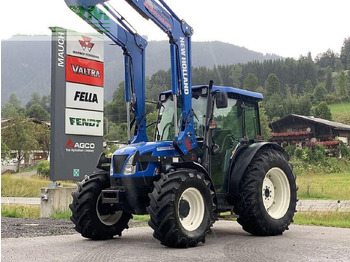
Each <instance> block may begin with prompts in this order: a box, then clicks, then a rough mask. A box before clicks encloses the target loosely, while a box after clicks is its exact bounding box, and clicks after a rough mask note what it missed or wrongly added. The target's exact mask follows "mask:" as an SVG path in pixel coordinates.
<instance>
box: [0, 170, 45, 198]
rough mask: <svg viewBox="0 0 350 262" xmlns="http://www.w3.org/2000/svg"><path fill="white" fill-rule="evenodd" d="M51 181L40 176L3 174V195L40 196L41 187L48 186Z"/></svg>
mask: <svg viewBox="0 0 350 262" xmlns="http://www.w3.org/2000/svg"><path fill="white" fill-rule="evenodd" d="M49 183H50V181H49V180H46V179H42V178H39V177H38V176H36V177H33V178H32V179H26V178H14V177H12V175H2V176H1V196H3V197H40V189H41V188H42V187H47V186H48V185H49Z"/></svg>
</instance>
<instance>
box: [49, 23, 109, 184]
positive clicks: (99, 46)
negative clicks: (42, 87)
mask: <svg viewBox="0 0 350 262" xmlns="http://www.w3.org/2000/svg"><path fill="white" fill-rule="evenodd" d="M51 31H52V75H51V78H52V79H51V83H52V85H51V104H52V108H51V111H52V112H51V146H50V178H51V180H52V181H57V180H82V179H83V178H84V176H85V175H89V174H91V173H92V172H94V171H96V170H97V169H96V163H97V161H98V158H99V155H100V154H101V152H102V149H103V103H104V97H103V84H104V70H103V69H104V67H103V45H104V43H103V40H102V39H100V38H97V37H89V36H86V35H83V34H80V33H77V32H72V31H68V30H66V29H63V28H59V27H54V28H51Z"/></svg>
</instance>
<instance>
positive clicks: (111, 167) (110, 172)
mask: <svg viewBox="0 0 350 262" xmlns="http://www.w3.org/2000/svg"><path fill="white" fill-rule="evenodd" d="M111 159H113V157H112V158H111ZM113 172H114V170H113V161H111V165H110V166H109V175H110V176H112V175H113Z"/></svg>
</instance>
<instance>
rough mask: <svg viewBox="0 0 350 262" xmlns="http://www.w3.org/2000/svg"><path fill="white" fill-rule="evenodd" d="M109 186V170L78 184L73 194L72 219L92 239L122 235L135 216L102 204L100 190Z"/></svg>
mask: <svg viewBox="0 0 350 262" xmlns="http://www.w3.org/2000/svg"><path fill="white" fill-rule="evenodd" d="M109 186H110V182H109V175H108V173H106V172H101V173H95V174H92V175H90V176H88V177H87V178H85V179H84V180H83V181H82V182H80V183H78V190H77V191H76V192H74V193H73V194H72V196H73V202H72V204H70V205H69V208H70V209H71V210H72V216H71V217H70V219H71V221H72V222H73V223H74V224H75V229H76V230H77V231H78V232H79V233H81V235H82V236H83V237H86V238H91V239H93V240H102V239H110V238H113V236H115V235H119V236H121V234H122V231H123V230H124V229H126V228H128V222H129V220H130V219H131V218H132V215H131V214H130V213H127V212H123V211H115V210H113V209H112V208H111V206H110V205H108V204H102V200H101V192H102V190H103V189H106V188H108V187H109Z"/></svg>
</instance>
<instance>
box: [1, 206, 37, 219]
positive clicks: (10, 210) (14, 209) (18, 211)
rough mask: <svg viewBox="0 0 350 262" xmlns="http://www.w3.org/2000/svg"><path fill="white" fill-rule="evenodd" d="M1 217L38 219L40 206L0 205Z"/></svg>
mask: <svg viewBox="0 0 350 262" xmlns="http://www.w3.org/2000/svg"><path fill="white" fill-rule="evenodd" d="M1 217H14V218H39V217H40V206H29V205H1Z"/></svg>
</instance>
